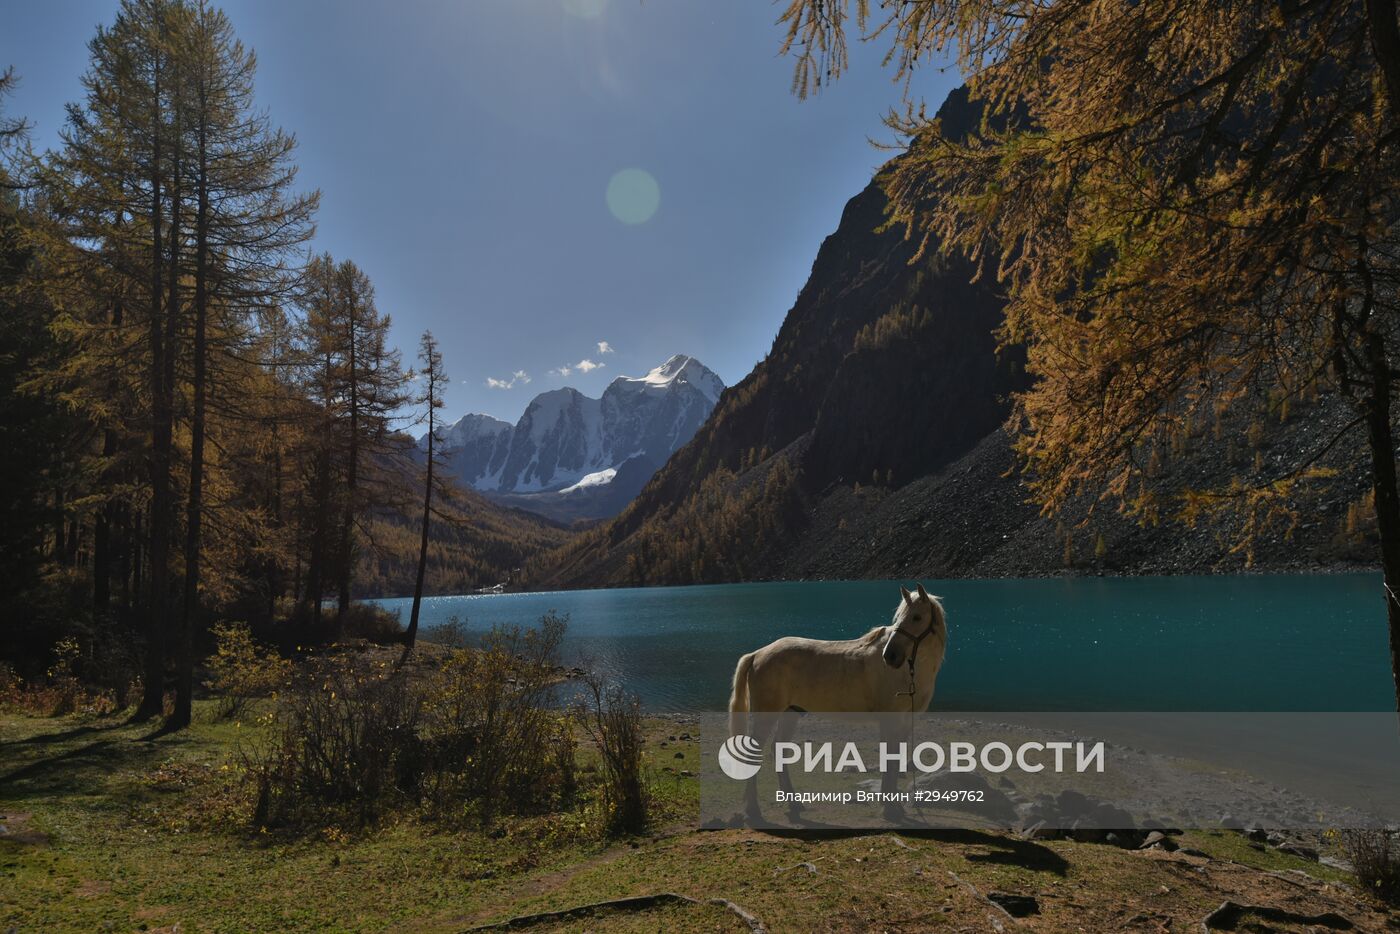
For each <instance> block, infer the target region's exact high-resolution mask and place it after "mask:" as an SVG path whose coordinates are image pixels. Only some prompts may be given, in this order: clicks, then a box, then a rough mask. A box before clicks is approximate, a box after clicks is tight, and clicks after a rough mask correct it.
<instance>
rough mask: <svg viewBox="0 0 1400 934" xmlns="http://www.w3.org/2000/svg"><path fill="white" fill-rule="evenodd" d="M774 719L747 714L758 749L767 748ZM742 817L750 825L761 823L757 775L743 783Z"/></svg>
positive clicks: (773, 716) (765, 714)
mask: <svg viewBox="0 0 1400 934" xmlns="http://www.w3.org/2000/svg"><path fill="white" fill-rule="evenodd" d="M776 719H777V715H776V714H771V713H754V712H753V711H750V712H749V729H751V730H753V732H752V733H751V734H749V735H751V736H752V737H753V738H754V739H756V740H758V744H759V746H760V747H763V748H767V746H768V738H769V737H770V736H772V735H773V728H774V726H775V725H776ZM760 774H761V773H760ZM744 816H745V817H746V818H747V819H748V821H749V822H750V823H752V824H761V823H762V822H763V809H762V808H761V807H759V804H758V776H757V775H755V776H754V777H753V778H750V779H748V780H747V781H746V782H745V783H744Z"/></svg>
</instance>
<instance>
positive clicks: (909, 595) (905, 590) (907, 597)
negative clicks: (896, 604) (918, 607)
mask: <svg viewBox="0 0 1400 934" xmlns="http://www.w3.org/2000/svg"><path fill="white" fill-rule="evenodd" d="M899 592H900V593H902V594H904V602H905V603H913V602H914V595H913V594H912V593H910V592H909V588H908V587H905V586H904V585H903V584H900V585H899Z"/></svg>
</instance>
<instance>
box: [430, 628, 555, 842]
mask: <svg viewBox="0 0 1400 934" xmlns="http://www.w3.org/2000/svg"><path fill="white" fill-rule="evenodd" d="M566 625H567V623H566V620H564V619H562V618H560V617H557V616H554V615H552V614H550V615H547V616H544V617H543V618H541V620H540V626H539V628H538V629H525V630H522V629H520V628H519V627H517V626H511V627H497V628H494V629H492V630H491V632H490V633H488V634H487V635H486V636H485V637H484V638H483V640H482V644H481V646H480V647H479V648H478V649H462V650H458V651H457V652H454V653H453V655H452V657H451V658H450V659H449V660H448V661H447V663H446V664H445V665H444V667H443V671H442V677H441V679H440V681H439V682H438V684H437V686H436V690H435V691H434V693H433V695H432V698H431V701H430V712H429V721H430V730H431V736H432V737H433V744H434V746H435V748H436V749H438V750H440V751H447V750H451V751H452V752H453V753H456V754H458V755H459V756H460V758H456V764H457V768H456V769H453V768H451V767H447V768H444V769H442V770H440V771H439V772H438V773H437V775H436V776H435V779H436V781H435V788H434V797H435V799H436V801H437V803H438V804H439V806H446V807H453V806H455V805H456V803H457V802H458V801H460V800H463V799H465V800H469V801H471V802H472V803H473V804H474V806H475V808H476V810H477V814H478V816H479V818H480V820H481V821H482V823H490V822H491V821H492V819H493V818H494V816H495V815H496V814H497V813H498V812H500V811H502V810H511V811H515V812H529V811H540V810H545V809H547V808H549V807H550V806H552V805H555V804H559V803H562V802H561V798H562V797H564V796H566V795H568V794H571V792H572V788H571V786H572V784H573V774H574V770H573V753H574V742H573V735H572V730H571V728H570V726H569V724H568V721H567V719H566V718H563V717H561V716H560V715H559V713H558V711H556V710H554V709H553V708H552V703H551V702H552V701H553V698H554V685H555V683H556V682H557V681H558V670H559V669H558V664H557V651H558V647H559V642H560V640H561V639H562V638H563V636H564V630H565V627H566Z"/></svg>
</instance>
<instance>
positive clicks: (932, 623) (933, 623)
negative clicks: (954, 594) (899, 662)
mask: <svg viewBox="0 0 1400 934" xmlns="http://www.w3.org/2000/svg"><path fill="white" fill-rule="evenodd" d="M937 626H938V621H937V619H936V618H935V619H931V620H929V623H928V628H927V629H925V630H924V631H923V632H922V633H920V634H919V635H917V636H911V635H909V634H908V633H906V632H903V631H902V630H899V629H896V630H895V635H900V636H904V637H905V638H906V639H913V640H914V647H913V648H912V649H910V650H909V690H907V691H896V692H895V695H894V696H895V697H908V698H909V712H910V713H913V712H914V693H915V691H916V690H917V685H916V684H915V681H914V660H915V659H916V658H918V657H919V645H920V644H921V643H922V642H923V641H924V640H925V639H927V638H928V637H929V636H931V635H933V630H934V629H935V628H936V627H937Z"/></svg>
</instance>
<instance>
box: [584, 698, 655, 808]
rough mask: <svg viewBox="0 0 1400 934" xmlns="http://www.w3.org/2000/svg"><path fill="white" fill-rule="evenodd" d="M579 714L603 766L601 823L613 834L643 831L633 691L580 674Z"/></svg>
mask: <svg viewBox="0 0 1400 934" xmlns="http://www.w3.org/2000/svg"><path fill="white" fill-rule="evenodd" d="M583 683H584V689H585V697H584V700H583V703H582V709H581V710H580V711H579V716H580V718H581V719H582V721H583V722H584V724H585V725H586V726H587V729H588V732H589V734H590V735H591V736H592V737H593V742H594V743H595V744H597V746H598V753H599V756H600V757H601V759H602V765H603V769H602V771H603V784H602V788H601V789H600V791H601V794H602V803H603V808H604V811H605V821H606V827H607V830H608V832H609V833H612V834H629V833H640V832H641V831H643V830H645V829H646V825H647V815H648V811H649V801H648V793H647V787H646V782H645V781H644V780H643V777H642V742H643V737H642V708H641V703H640V702H639V701H638V700H637V697H636V695H634V694H631V693H629V692H628V691H626V690H625V689H624V688H622V687H621V686H620V685H616V684H610V683H607V682H606V681H604V680H603V679H602V678H601V677H599V676H597V675H589V676H588V677H586V678H584V682H583Z"/></svg>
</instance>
